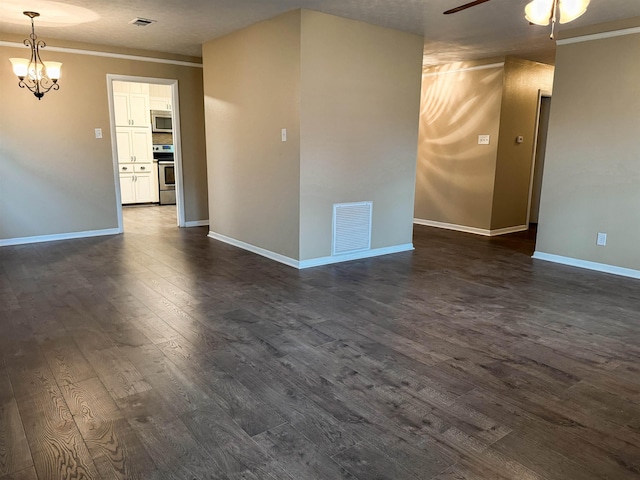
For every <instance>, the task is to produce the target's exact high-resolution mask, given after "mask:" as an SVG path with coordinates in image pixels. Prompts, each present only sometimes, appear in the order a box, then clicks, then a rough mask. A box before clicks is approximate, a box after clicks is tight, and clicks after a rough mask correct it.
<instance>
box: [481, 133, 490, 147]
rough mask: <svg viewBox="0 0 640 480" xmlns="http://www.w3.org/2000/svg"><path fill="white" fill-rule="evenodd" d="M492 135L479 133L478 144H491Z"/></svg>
mask: <svg viewBox="0 0 640 480" xmlns="http://www.w3.org/2000/svg"><path fill="white" fill-rule="evenodd" d="M490 138H491V136H490V135H478V145H489V140H490Z"/></svg>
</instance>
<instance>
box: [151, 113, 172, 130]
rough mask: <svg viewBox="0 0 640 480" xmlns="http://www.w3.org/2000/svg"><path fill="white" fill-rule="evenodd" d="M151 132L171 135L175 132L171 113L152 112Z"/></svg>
mask: <svg viewBox="0 0 640 480" xmlns="http://www.w3.org/2000/svg"><path fill="white" fill-rule="evenodd" d="M151 131H152V132H158V133H171V132H172V131H173V124H172V121H171V111H169V110H151Z"/></svg>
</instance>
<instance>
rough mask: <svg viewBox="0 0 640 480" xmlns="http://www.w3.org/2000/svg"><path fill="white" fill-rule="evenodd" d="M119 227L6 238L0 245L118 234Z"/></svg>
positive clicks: (119, 231) (0, 241)
mask: <svg viewBox="0 0 640 480" xmlns="http://www.w3.org/2000/svg"><path fill="white" fill-rule="evenodd" d="M119 233H122V230H120V229H119V228H105V229H104V230H89V231H85V232H71V233H56V234H54V235H38V236H35V237H20V238H7V239H4V240H0V247H8V246H11V245H26V244H29V243H42V242H55V241H58V240H72V239H75V238H89V237H101V236H104V235H118V234H119Z"/></svg>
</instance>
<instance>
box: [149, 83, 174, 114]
mask: <svg viewBox="0 0 640 480" xmlns="http://www.w3.org/2000/svg"><path fill="white" fill-rule="evenodd" d="M149 108H150V109H151V110H173V105H172V101H171V87H170V86H169V85H154V84H151V85H149Z"/></svg>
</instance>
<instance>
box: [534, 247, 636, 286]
mask: <svg viewBox="0 0 640 480" xmlns="http://www.w3.org/2000/svg"><path fill="white" fill-rule="evenodd" d="M531 258H535V259H536V260H544V261H547V262H553V263H560V264H562V265H569V266H572V267H578V268H585V269H587V270H595V271H596V272H604V273H611V274H613V275H620V276H623V277H630V278H637V279H640V270H633V269H631V268H624V267H617V266H615V265H608V264H606V263H597V262H590V261H588V260H580V259H578V258H572V257H563V256H562V255H554V254H552V253H544V252H538V251H536V252H534V254H533V256H532V257H531Z"/></svg>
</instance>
